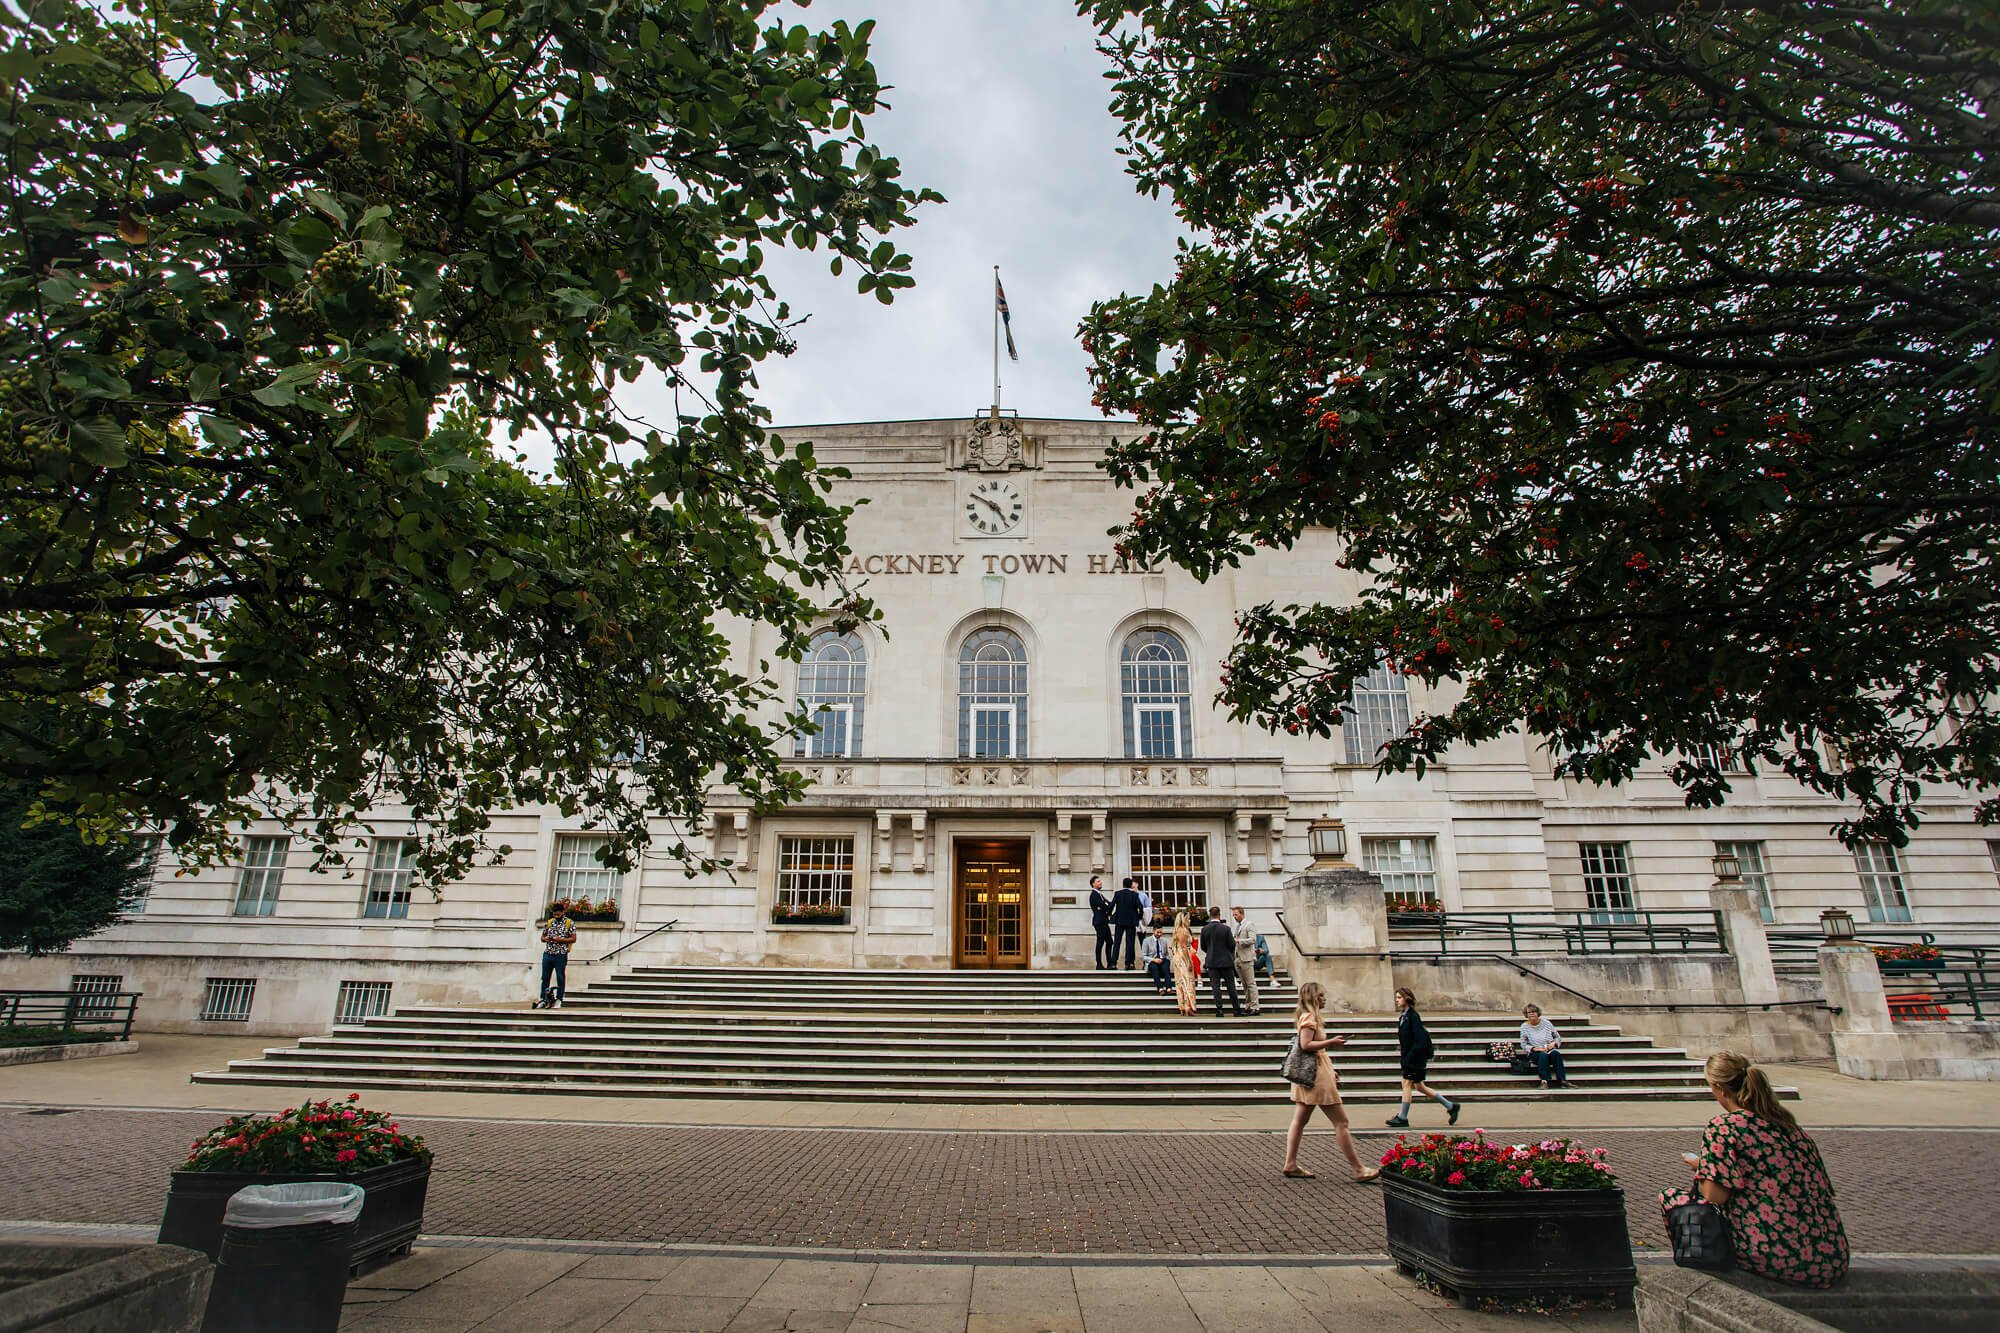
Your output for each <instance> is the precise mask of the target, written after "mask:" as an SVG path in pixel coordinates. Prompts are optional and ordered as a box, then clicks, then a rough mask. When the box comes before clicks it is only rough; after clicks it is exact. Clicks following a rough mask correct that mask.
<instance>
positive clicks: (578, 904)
mask: <svg viewBox="0 0 2000 1333" xmlns="http://www.w3.org/2000/svg"><path fill="white" fill-rule="evenodd" d="M558 909H560V910H563V911H566V912H568V913H569V919H570V920H572V921H574V922H576V923H577V924H578V925H580V926H615V925H617V924H618V921H619V917H618V900H617V899H616V898H600V899H596V900H594V901H593V900H592V899H589V898H556V899H553V900H552V901H550V903H549V905H548V906H547V907H544V908H543V909H542V915H541V920H543V921H547V920H548V919H549V918H550V917H552V916H554V915H555V914H556V912H557V910H558Z"/></svg>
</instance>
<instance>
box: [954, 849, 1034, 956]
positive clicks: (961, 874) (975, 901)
mask: <svg viewBox="0 0 2000 1333" xmlns="http://www.w3.org/2000/svg"><path fill="white" fill-rule="evenodd" d="M951 917H952V963H953V965H954V966H956V967H1026V966H1027V965H1028V840H1027V839H1026V838H1005V839H1001V838H993V839H964V840H960V841H957V842H954V843H953V844H952V913H951Z"/></svg>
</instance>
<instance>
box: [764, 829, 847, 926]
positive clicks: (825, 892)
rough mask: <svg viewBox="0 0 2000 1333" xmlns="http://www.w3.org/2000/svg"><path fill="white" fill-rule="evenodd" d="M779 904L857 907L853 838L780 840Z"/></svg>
mask: <svg viewBox="0 0 2000 1333" xmlns="http://www.w3.org/2000/svg"><path fill="white" fill-rule="evenodd" d="M778 906H779V907H781V908H790V907H817V908H823V909H825V910H826V911H829V912H835V911H838V912H847V911H852V910H853V908H854V839H853V838H842V837H811V838H789V837H781V838H779V839H778Z"/></svg>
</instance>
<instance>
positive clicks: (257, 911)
mask: <svg viewBox="0 0 2000 1333" xmlns="http://www.w3.org/2000/svg"><path fill="white" fill-rule="evenodd" d="M291 846H292V840H291V839H290V838H288V837H277V838H245V839H244V840H243V869H242V870H241V871H240V872H239V873H238V875H237V878H236V915H238V916H269V915H271V913H273V912H275V911H277V910H278V885H279V884H280V883H281V882H282V881H283V880H284V878H285V853H286V852H287V851H289V850H291Z"/></svg>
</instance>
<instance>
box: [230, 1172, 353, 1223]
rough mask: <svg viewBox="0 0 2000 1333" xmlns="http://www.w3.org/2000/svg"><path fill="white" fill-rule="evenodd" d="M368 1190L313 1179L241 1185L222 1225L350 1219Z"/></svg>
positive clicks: (231, 1200)
mask: <svg viewBox="0 0 2000 1333" xmlns="http://www.w3.org/2000/svg"><path fill="white" fill-rule="evenodd" d="M367 1194H368V1192H367V1191H366V1190H364V1189H362V1188H361V1187H360V1186H359V1185H349V1184H344V1183H342V1182H340V1181H337V1180H316V1181H310V1182H306V1183H303V1184H297V1185H245V1186H244V1187H243V1188H242V1189H240V1190H238V1191H236V1193H234V1194H232V1195H230V1196H229V1207H228V1209H227V1210H226V1211H225V1212H224V1213H223V1215H222V1224H223V1225H224V1226H229V1227H302V1226H310V1225H312V1224H314V1223H318V1222H352V1221H353V1220H354V1219H355V1218H357V1217H359V1216H361V1201H362V1200H363V1199H364V1198H366V1197H367Z"/></svg>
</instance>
